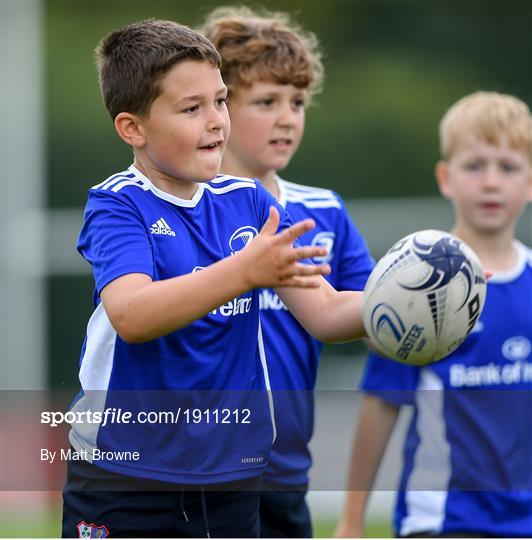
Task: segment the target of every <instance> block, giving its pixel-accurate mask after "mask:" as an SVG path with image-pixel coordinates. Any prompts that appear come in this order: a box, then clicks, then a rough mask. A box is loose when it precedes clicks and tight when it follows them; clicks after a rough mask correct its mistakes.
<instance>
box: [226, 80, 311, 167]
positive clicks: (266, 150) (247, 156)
mask: <svg viewBox="0 0 532 540" xmlns="http://www.w3.org/2000/svg"><path fill="white" fill-rule="evenodd" d="M307 102H308V94H307V91H306V90H304V89H301V88H296V87H295V86H293V85H291V84H277V83H272V82H263V81H257V82H255V83H253V84H252V86H251V87H249V88H239V89H238V90H237V91H236V92H235V94H234V95H233V96H231V98H230V100H229V113H230V116H231V124H232V126H233V129H232V133H231V137H230V139H229V142H228V145H227V154H229V156H230V158H231V163H232V164H237V168H238V174H240V175H242V176H250V177H257V178H264V177H265V176H268V175H269V174H271V173H272V172H276V171H279V170H281V169H284V168H285V167H286V166H287V165H288V163H289V162H290V159H291V158H292V156H293V155H294V153H295V152H296V150H297V149H298V147H299V144H300V142H301V138H302V136H303V129H304V126H305V107H306V105H307Z"/></svg>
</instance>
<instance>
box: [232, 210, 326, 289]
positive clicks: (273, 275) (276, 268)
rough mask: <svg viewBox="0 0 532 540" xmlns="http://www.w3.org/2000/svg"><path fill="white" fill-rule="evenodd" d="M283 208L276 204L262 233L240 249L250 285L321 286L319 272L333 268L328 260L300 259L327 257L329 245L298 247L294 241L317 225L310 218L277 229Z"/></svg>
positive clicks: (251, 286) (321, 273) (261, 286)
mask: <svg viewBox="0 0 532 540" xmlns="http://www.w3.org/2000/svg"><path fill="white" fill-rule="evenodd" d="M279 219H280V218H279V212H278V210H277V209H276V208H275V207H274V206H272V207H270V215H269V217H268V220H267V221H266V223H265V224H264V226H263V227H262V229H261V231H260V233H259V234H258V236H256V237H255V238H254V239H253V240H252V241H251V242H250V244H249V245H248V246H247V247H246V248H245V249H244V250H242V251H240V252H239V253H238V256H239V257H241V259H242V261H243V263H242V264H243V270H244V279H245V281H246V284H247V286H248V287H249V288H250V289H254V288H263V287H300V288H316V287H319V286H320V280H316V279H315V276H317V275H327V274H329V273H330V271H331V267H330V266H329V265H328V264H319V265H314V264H303V263H300V262H299V261H300V260H303V259H311V258H313V257H320V256H321V257H323V256H324V255H326V254H327V249H326V248H323V247H318V246H301V247H294V246H293V243H294V242H295V241H296V240H297V239H298V238H299V237H300V236H301V235H302V234H304V233H306V232H307V231H310V230H312V229H313V228H314V227H315V223H314V220H312V219H306V220H304V221H300V222H298V223H296V224H295V225H292V227H289V228H288V229H285V230H284V231H282V232H280V233H279V234H276V233H277V229H278V228H279Z"/></svg>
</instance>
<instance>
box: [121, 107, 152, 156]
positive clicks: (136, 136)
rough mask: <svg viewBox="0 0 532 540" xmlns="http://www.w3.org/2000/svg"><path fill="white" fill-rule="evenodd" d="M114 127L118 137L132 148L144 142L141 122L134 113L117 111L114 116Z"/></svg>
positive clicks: (139, 146)
mask: <svg viewBox="0 0 532 540" xmlns="http://www.w3.org/2000/svg"><path fill="white" fill-rule="evenodd" d="M115 129H116V132H117V133H118V135H119V136H120V138H121V139H122V140H123V141H124V142H125V143H126V144H129V145H130V146H132V147H133V148H141V147H143V146H144V144H145V143H146V139H145V137H144V130H143V129H142V124H141V122H140V119H139V117H138V116H137V115H136V114H131V113H128V112H121V113H119V114H118V115H117V116H116V118H115Z"/></svg>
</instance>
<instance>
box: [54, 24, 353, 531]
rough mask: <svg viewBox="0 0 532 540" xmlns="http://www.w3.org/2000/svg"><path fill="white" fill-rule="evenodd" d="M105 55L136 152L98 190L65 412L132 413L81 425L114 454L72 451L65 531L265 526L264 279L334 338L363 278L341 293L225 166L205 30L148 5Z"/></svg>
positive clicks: (81, 437)
mask: <svg viewBox="0 0 532 540" xmlns="http://www.w3.org/2000/svg"><path fill="white" fill-rule="evenodd" d="M97 54H98V60H99V68H100V84H101V89H102V94H103V97H104V101H105V103H106V106H107V108H108V110H109V112H110V114H111V116H112V118H113V120H114V125H115V129H116V131H117V132H118V134H119V136H120V137H121V138H122V139H123V140H124V141H125V142H126V143H127V144H129V145H130V146H131V147H132V148H133V151H134V164H133V165H132V166H131V167H129V169H127V170H126V171H123V172H120V173H118V174H115V175H113V176H111V177H109V178H108V179H107V180H105V181H104V182H102V183H100V184H98V185H97V186H95V187H93V188H92V189H91V190H90V192H89V201H88V203H87V207H86V211H85V223H84V226H83V229H82V231H81V235H80V239H79V244H78V249H79V251H80V253H81V254H82V255H83V256H84V257H85V258H86V259H87V260H88V261H89V262H90V264H91V265H92V269H93V273H94V278H95V284H96V291H95V311H94V314H93V315H92V317H91V320H90V321H89V324H88V327H87V337H86V340H85V343H84V346H83V349H82V358H81V367H80V381H81V386H82V392H81V394H80V396H79V397H78V399H77V400H76V401H75V403H74V405H73V410H74V411H76V412H77V411H79V412H84V411H87V410H91V411H93V412H94V411H100V412H102V411H105V410H106V409H109V408H111V409H115V410H117V411H118V410H120V411H126V412H128V413H131V418H130V421H129V422H128V423H125V422H122V423H118V422H110V423H106V424H103V423H97V424H87V423H86V424H83V425H73V428H72V431H71V433H70V441H71V444H72V446H73V447H74V448H75V449H76V450H78V451H87V452H88V455H89V456H94V455H95V453H96V452H95V451H96V450H98V451H99V452H97V454H98V455H100V452H101V451H104V452H106V454H105V455H106V456H108V458H107V459H104V460H95V459H92V460H90V461H92V462H89V461H80V462H70V463H69V471H68V481H67V485H66V487H65V490H64V517H63V536H78V535H80V536H81V535H85V536H90V535H91V534H92V533H94V534H99V535H100V537H103V536H105V535H109V536H122V537H123V536H129V537H137V536H140V537H169V536H185V537H198V536H219V537H223V536H231V537H237V536H244V537H250V536H258V534H259V528H258V501H259V495H258V491H257V489H258V482H259V480H260V475H261V473H262V470H263V468H264V466H265V464H266V462H267V459H268V455H269V452H270V449H271V445H272V441H273V440H274V438H275V419H274V414H273V403H272V400H271V396H270V393H269V392H268V391H267V390H268V388H269V382H268V371H267V365H266V358H265V355H264V347H263V343H262V338H261V332H260V325H259V318H258V311H259V302H258V291H257V289H258V288H261V287H275V288H276V290H277V292H278V294H279V296H280V297H281V298H282V300H283V302H284V303H285V304H286V305H287V306H288V307H289V309H290V310H292V312H293V313H294V315H295V316H296V317H297V318H298V319H299V320H300V322H301V324H303V326H304V327H305V328H306V329H307V330H308V331H309V332H310V333H312V334H313V335H315V336H316V337H317V338H319V339H321V340H322V341H328V342H331V341H345V340H349V339H356V338H359V337H361V336H362V335H363V328H362V323H361V318H360V301H361V293H355V292H341V293H338V292H336V291H335V290H334V289H333V288H332V287H331V286H330V285H328V283H327V282H326V281H325V280H324V279H323V278H321V277H320V276H319V274H324V273H327V272H328V271H329V267H328V265H327V264H320V265H308V264H301V263H299V262H298V261H300V260H302V259H307V258H312V257H320V256H324V255H325V254H326V250H325V249H324V248H322V247H313V246H308V247H299V246H298V245H296V246H294V245H293V243H294V241H296V240H297V238H298V237H299V236H300V235H301V234H303V233H304V232H306V231H308V230H310V229H311V228H312V227H313V222H312V221H311V220H306V221H303V222H300V223H297V224H296V225H293V226H290V222H289V220H288V217H287V215H286V214H285V212H284V210H283V209H282V207H280V206H279V205H277V204H276V202H275V200H274V199H273V198H272V197H271V196H270V195H269V194H268V193H267V192H266V190H264V189H263V188H262V187H261V186H260V184H258V183H257V182H255V181H253V180H250V179H247V178H235V177H231V176H217V174H218V171H219V167H220V162H221V157H222V151H223V149H224V147H225V144H226V141H227V137H228V133H229V118H228V114H227V108H226V95H227V89H226V87H225V85H224V84H223V81H222V79H221V76H220V71H219V65H220V59H219V56H218V53H217V52H216V50H215V49H214V47H213V46H212V45H211V44H210V42H209V41H208V40H206V39H205V38H203V37H202V36H201V35H200V34H197V33H196V32H194V31H192V30H190V29H188V28H186V27H183V26H181V25H178V24H176V23H172V22H169V21H156V20H148V21H142V22H140V23H136V24H133V25H130V26H128V27H126V28H123V29H121V30H118V31H116V32H113V33H111V34H110V35H109V36H108V37H107V38H105V39H104V41H103V42H102V43H101V45H100V46H99V48H98V50H97ZM278 229H280V231H281V232H279V233H278V234H276V232H277V230H278ZM259 231H260V232H259ZM161 391H163V392H161ZM170 413H172V414H173V416H172V414H170ZM198 413H199V415H198ZM150 415H151V416H150ZM153 415H155V418H156V421H155V422H154V423H150V422H149V421H147V420H148V419H149V418H153ZM169 419H171V421H170V422H168V420H169ZM118 452H123V454H121V455H122V456H131V455H133V454H134V453H135V452H136V453H137V454H135V455H136V456H137V457H136V458H131V457H127V458H124V457H122V458H120V454H118ZM113 456H116V457H113Z"/></svg>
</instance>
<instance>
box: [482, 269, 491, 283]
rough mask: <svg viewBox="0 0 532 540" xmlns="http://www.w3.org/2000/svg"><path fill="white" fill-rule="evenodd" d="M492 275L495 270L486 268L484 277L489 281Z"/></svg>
mask: <svg viewBox="0 0 532 540" xmlns="http://www.w3.org/2000/svg"><path fill="white" fill-rule="evenodd" d="M492 276H493V272H492V271H491V270H484V278H485V279H486V281H488V279H489V278H490V277H492Z"/></svg>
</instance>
